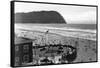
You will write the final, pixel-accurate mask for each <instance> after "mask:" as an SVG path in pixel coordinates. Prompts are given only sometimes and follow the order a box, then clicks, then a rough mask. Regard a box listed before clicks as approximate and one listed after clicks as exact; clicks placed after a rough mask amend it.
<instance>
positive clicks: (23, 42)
mask: <svg viewBox="0 0 100 68" xmlns="http://www.w3.org/2000/svg"><path fill="white" fill-rule="evenodd" d="M30 62H32V41H31V40H29V39H25V38H21V37H15V65H16V66H19V65H26V64H27V63H30Z"/></svg>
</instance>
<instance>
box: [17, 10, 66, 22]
mask: <svg viewBox="0 0 100 68" xmlns="http://www.w3.org/2000/svg"><path fill="white" fill-rule="evenodd" d="M15 23H39V24H55V23H56V24H65V23H66V22H65V20H64V18H63V17H62V16H61V14H60V13H58V12H56V11H34V12H28V13H16V14H15Z"/></svg>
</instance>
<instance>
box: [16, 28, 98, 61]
mask: <svg viewBox="0 0 100 68" xmlns="http://www.w3.org/2000/svg"><path fill="white" fill-rule="evenodd" d="M36 28H37V27H36ZM36 28H35V27H34V29H30V28H28V29H27V28H26V29H22V28H17V30H16V32H15V34H16V36H18V37H24V38H28V39H31V40H33V42H35V43H37V44H39V45H40V46H43V45H45V44H47V45H49V44H53V45H54V44H62V45H66V44H67V45H71V46H73V47H76V48H77V58H76V59H75V60H74V61H73V62H90V61H96V60H97V59H96V56H97V49H96V48H97V44H96V42H97V41H96V34H95V33H89V32H86V33H84V34H82V33H81V32H80V31H76V32H75V31H72V30H68V31H67V30H66V31H65V30H58V29H54V30H53V29H49V32H48V33H46V32H45V31H46V30H47V29H43V28H42V29H40V28H41V27H40V28H38V29H36ZM76 42H77V43H76ZM33 46H34V45H33Z"/></svg>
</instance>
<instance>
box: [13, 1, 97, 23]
mask: <svg viewBox="0 0 100 68" xmlns="http://www.w3.org/2000/svg"><path fill="white" fill-rule="evenodd" d="M32 11H57V12H59V13H60V14H61V15H62V16H63V18H64V19H65V21H66V22H67V23H68V24H96V7H86V6H75V5H58V4H43V3H26V2H15V13H20V12H24V13H27V12H32Z"/></svg>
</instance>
